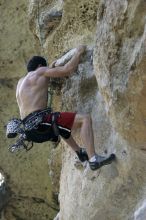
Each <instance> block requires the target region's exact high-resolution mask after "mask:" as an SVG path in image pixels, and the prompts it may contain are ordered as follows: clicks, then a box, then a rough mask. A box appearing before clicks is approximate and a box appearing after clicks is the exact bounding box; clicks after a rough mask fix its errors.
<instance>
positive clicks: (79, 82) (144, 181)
mask: <svg viewBox="0 0 146 220" xmlns="http://www.w3.org/2000/svg"><path fill="white" fill-rule="evenodd" d="M31 3H32V2H31ZM33 3H34V1H33ZM42 3H43V2H40V7H41V10H42V11H41V13H40V23H41V24H43V18H44V17H45V22H44V26H43V25H41V29H40V30H41V33H42V36H40V35H39V34H38V33H39V31H38V23H37V20H33V22H32V17H34V15H33V16H31V19H30V20H31V24H32V25H33V27H34V28H33V30H34V33H35V34H36V35H37V36H38V37H39V38H40V40H41V41H42V45H43V47H44V49H45V52H46V53H47V54H48V56H49V57H50V59H52V57H58V56H59V55H60V54H61V52H62V53H63V52H65V51H67V50H68V49H69V48H71V47H75V46H76V45H78V44H79V43H85V44H87V45H88V50H89V51H90V50H92V49H93V63H92V55H91V54H90V55H89V56H87V57H86V58H85V59H83V60H82V63H81V64H80V65H79V68H78V71H77V73H76V74H74V75H73V76H72V77H71V78H70V79H67V80H65V83H64V86H63V89H62V103H63V104H62V106H63V110H72V111H73V110H75V111H78V112H82V113H83V112H86V113H87V112H90V113H91V115H92V119H93V128H94V135H95V147H96V151H97V152H98V153H103V154H109V153H111V152H115V153H116V155H117V161H116V162H115V163H113V164H112V165H110V166H106V167H103V168H102V169H101V170H100V171H97V172H91V171H90V170H89V168H88V166H87V167H86V168H82V169H80V170H78V169H77V168H76V166H75V159H74V157H75V155H74V153H73V152H72V151H71V150H70V149H69V148H65V147H64V154H63V165H62V172H61V182H60V196H59V199H60V213H59V214H58V216H59V217H57V218H59V219H61V220H68V219H70V220H73V219H85V220H89V219H90V220H96V219H102V220H104V219H105V220H107V219H109V220H113V219H114V220H129V219H138V218H139V219H141V220H144V219H143V217H142V216H144V211H142V210H145V209H143V208H141V207H144V201H145V200H144V198H145V194H146V191H145V186H146V178H145V175H143V174H144V173H145V165H144V162H145V159H146V154H145V150H146V146H145V132H146V126H145V116H146V112H145V101H144V98H145V73H144V67H145V43H146V42H145V12H146V2H145V1H143V0H141V1H137V2H135V1H132V0H131V1H126V0H124V1H120V0H119V1H114V0H112V1H104V0H103V1H90V2H89V1H88V2H86V1H80V2H78V1H74V2H72V1H69V0H68V1H64V2H62V4H60V3H61V2H60V1H50V2H49V4H47V3H48V2H47V3H46V2H45V3H46V7H45V5H43V4H42ZM41 5H42V6H41ZM57 5H59V6H57ZM31 6H32V4H31ZM55 7H56V8H57V7H58V11H57V9H56V16H57V15H59V18H57V22H55V21H56V18H55V19H54V21H52V20H53V16H52V17H51V19H52V20H51V21H50V16H51V12H52V11H53V10H55V9H54V8H55ZM44 8H45V10H44ZM33 9H34V7H33ZM31 10H32V8H31ZM46 10H47V13H46V14H45V11H46ZM33 12H34V14H35V11H34V10H33ZM49 13H50V14H49ZM61 13H62V16H61ZM45 15H46V16H45ZM47 18H48V24H47ZM51 24H52V30H51V31H49V33H48V35H47V33H46V27H50V25H51ZM88 53H89V52H88ZM95 76H96V81H95ZM76 138H77V140H78V141H79V143H80V144H82V143H81V141H80V138H79V135H77V137H76ZM137 210H141V212H142V213H141V214H140V213H139V214H137ZM138 216H141V217H138Z"/></svg>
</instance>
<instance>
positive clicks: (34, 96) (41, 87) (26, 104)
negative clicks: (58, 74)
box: [16, 70, 49, 119]
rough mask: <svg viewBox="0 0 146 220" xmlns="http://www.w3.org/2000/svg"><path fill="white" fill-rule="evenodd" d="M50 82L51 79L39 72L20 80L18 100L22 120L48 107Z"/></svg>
mask: <svg viewBox="0 0 146 220" xmlns="http://www.w3.org/2000/svg"><path fill="white" fill-rule="evenodd" d="M48 82H49V78H46V77H45V76H43V75H42V74H41V75H40V74H38V70H36V71H33V72H30V73H28V74H27V75H26V76H25V77H24V78H21V79H20V80H19V82H18V85H17V90H16V98H17V103H18V106H19V110H20V116H21V119H23V118H24V117H26V116H27V115H28V114H30V113H31V112H34V111H36V110H41V109H44V108H46V107H47V100H48V99H47V97H48Z"/></svg>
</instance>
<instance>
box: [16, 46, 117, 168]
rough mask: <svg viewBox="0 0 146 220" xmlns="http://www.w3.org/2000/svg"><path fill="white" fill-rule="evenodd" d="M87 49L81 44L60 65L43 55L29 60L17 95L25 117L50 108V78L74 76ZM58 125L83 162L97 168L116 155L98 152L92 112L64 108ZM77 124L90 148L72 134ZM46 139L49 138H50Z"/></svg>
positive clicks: (47, 122) (46, 122) (46, 120)
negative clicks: (48, 99) (78, 141)
mask: <svg viewBox="0 0 146 220" xmlns="http://www.w3.org/2000/svg"><path fill="white" fill-rule="evenodd" d="M85 49H86V47H85V46H79V47H78V48H77V50H76V52H75V54H74V55H73V57H72V58H71V59H70V60H69V61H68V62H67V63H66V64H65V65H64V66H59V67H53V68H49V67H47V63H46V60H45V59H44V58H43V57H40V56H34V57H32V58H31V59H30V60H29V62H28V64H27V71H28V73H27V75H26V76H25V77H23V78H21V79H20V80H19V82H18V84H17V89H16V98H17V103H18V106H19V110H20V116H21V120H23V121H25V120H28V119H29V118H30V117H32V116H33V114H35V113H36V112H37V113H38V112H41V111H43V110H44V109H46V108H47V97H48V87H49V80H50V78H63V77H67V76H71V74H72V73H73V72H74V71H75V70H76V69H77V66H78V64H79V61H80V57H81V55H82V54H83V53H84V52H85ZM53 115H54V113H52V112H51V113H48V114H46V115H44V117H43V120H42V122H41V123H40V124H39V125H38V127H37V128H35V129H33V130H31V131H28V132H27V135H28V136H29V135H30V137H31V138H32V137H36V136H37V131H38V130H39V129H40V126H42V125H44V126H46V127H47V126H51V122H52V117H53ZM36 117H37V116H36ZM56 125H57V127H58V131H59V135H60V136H61V137H62V138H63V139H64V141H65V142H66V143H67V144H68V145H69V146H70V147H71V148H72V149H73V150H74V151H75V152H76V154H77V156H78V158H79V160H80V161H81V162H84V161H86V160H88V161H89V165H90V168H91V170H97V169H98V168H100V167H101V166H103V165H107V164H110V163H112V161H113V160H114V159H115V155H114V154H111V155H110V156H108V157H103V156H99V155H97V154H96V152H95V148H94V137H93V130H92V121H91V117H90V115H88V114H78V113H75V112H60V113H58V115H57V119H56ZM77 128H81V132H80V135H81V139H82V141H83V144H84V146H86V150H85V149H84V148H81V147H79V145H78V144H77V143H76V142H75V140H74V139H73V137H72V135H71V132H72V131H73V130H75V129H77ZM52 132H53V130H52ZM39 134H40V133H39ZM41 135H42V136H43V135H45V136H46V135H49V134H47V133H46V132H45V134H43V132H42V133H41ZM31 138H30V139H31ZM36 138H37V137H36ZM32 139H33V138H32ZM34 139H35V138H34ZM45 141H47V139H46V140H45ZM34 142H35V141H34ZM36 142H37V141H36ZM42 142H43V141H42Z"/></svg>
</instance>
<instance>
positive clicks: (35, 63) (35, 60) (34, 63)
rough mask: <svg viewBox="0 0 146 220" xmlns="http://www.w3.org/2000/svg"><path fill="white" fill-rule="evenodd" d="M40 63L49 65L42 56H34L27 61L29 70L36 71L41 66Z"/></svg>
mask: <svg viewBox="0 0 146 220" xmlns="http://www.w3.org/2000/svg"><path fill="white" fill-rule="evenodd" d="M39 65H41V66H47V62H46V60H45V58H43V57H41V56H33V57H32V58H31V59H30V60H29V61H28V63H27V71H28V72H30V71H34V70H36V69H37V68H38V67H39Z"/></svg>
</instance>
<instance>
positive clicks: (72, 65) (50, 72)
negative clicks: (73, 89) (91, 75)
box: [41, 46, 86, 78]
mask: <svg viewBox="0 0 146 220" xmlns="http://www.w3.org/2000/svg"><path fill="white" fill-rule="evenodd" d="M85 49H86V47H85V46H79V47H78V48H77V52H76V53H75V55H74V56H73V57H72V58H71V60H70V61H68V62H67V63H66V64H65V65H64V66H59V67H54V68H51V69H50V68H47V67H42V68H43V75H44V76H45V77H53V78H58V77H59V78H61V77H65V76H69V75H71V74H72V73H73V72H74V71H75V70H76V68H77V66H78V64H79V61H80V57H81V55H82V54H83V53H84V51H85ZM42 68H41V69H42Z"/></svg>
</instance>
